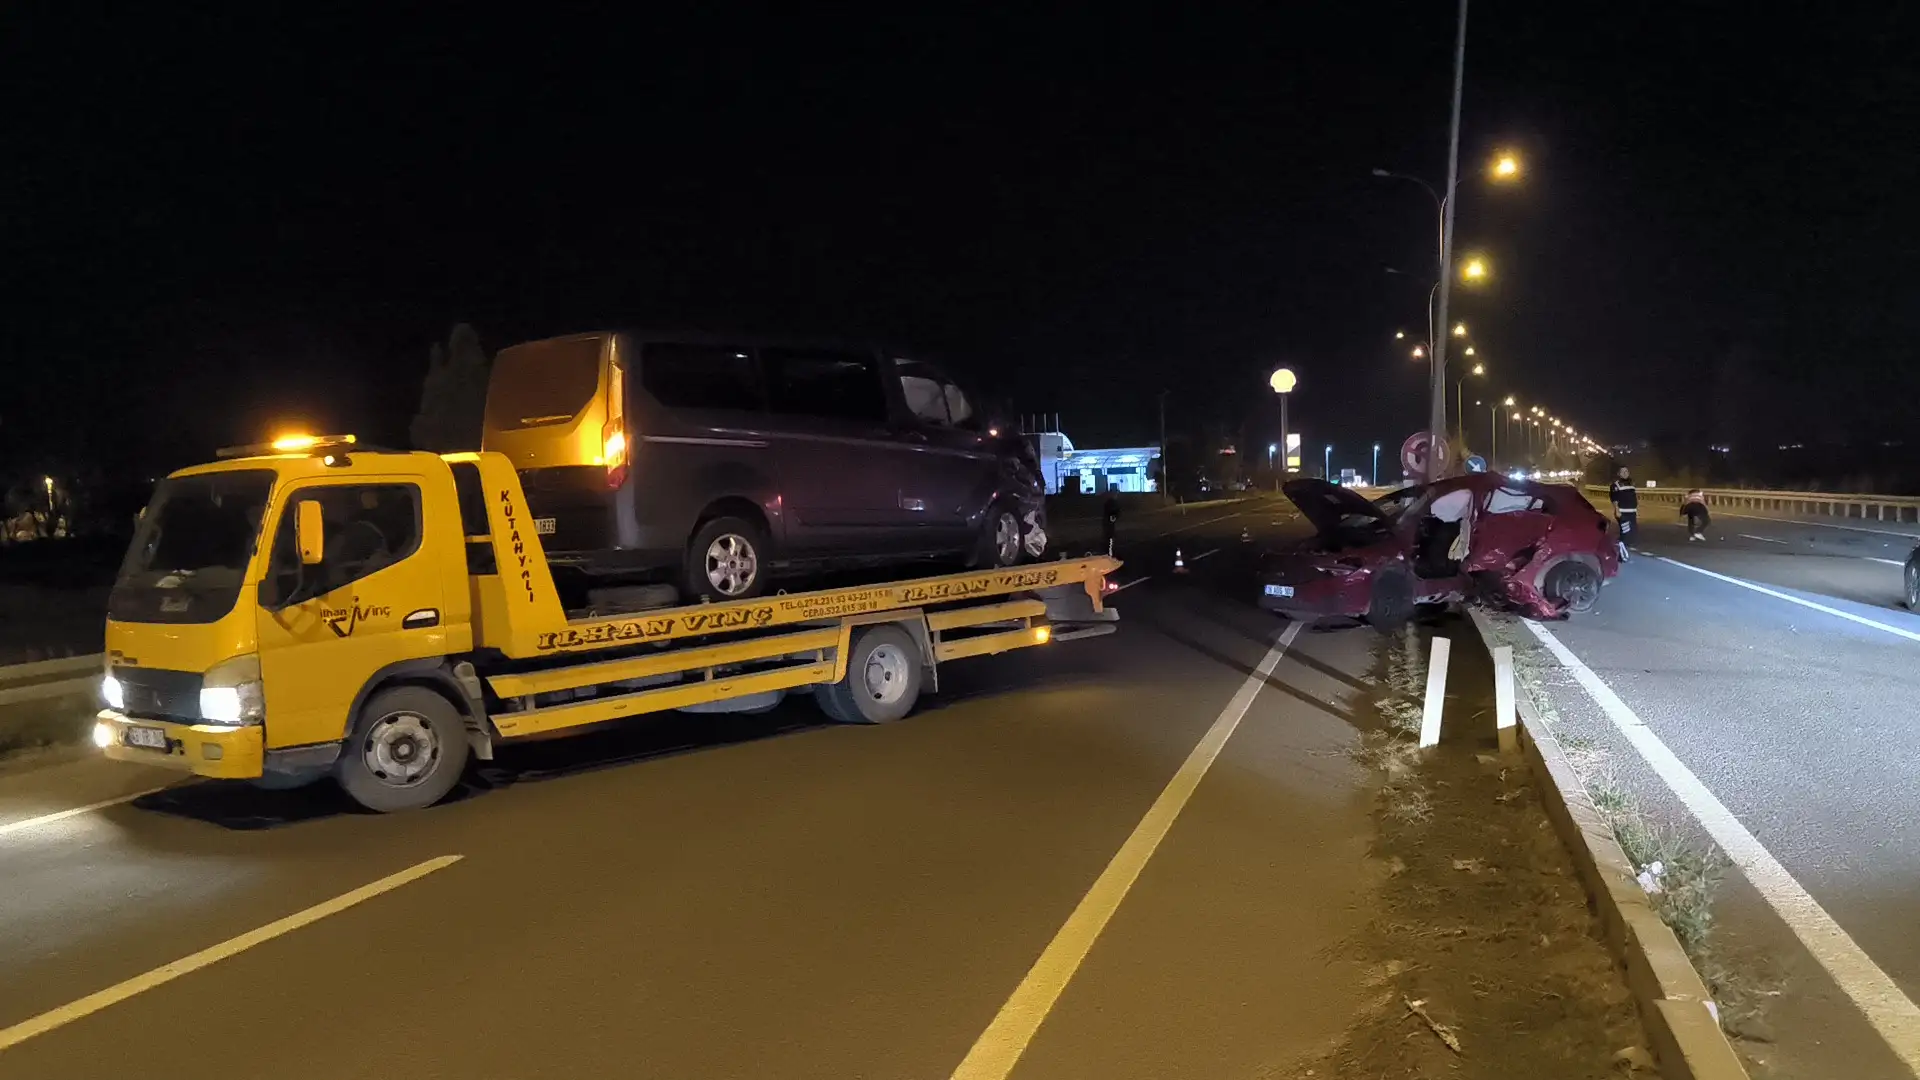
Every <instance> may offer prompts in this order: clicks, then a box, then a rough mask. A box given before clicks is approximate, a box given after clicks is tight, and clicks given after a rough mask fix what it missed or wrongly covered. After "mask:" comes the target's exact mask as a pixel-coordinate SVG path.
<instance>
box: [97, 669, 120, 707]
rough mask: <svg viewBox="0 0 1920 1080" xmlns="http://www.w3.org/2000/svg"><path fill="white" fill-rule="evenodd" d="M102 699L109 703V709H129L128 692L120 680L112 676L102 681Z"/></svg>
mask: <svg viewBox="0 0 1920 1080" xmlns="http://www.w3.org/2000/svg"><path fill="white" fill-rule="evenodd" d="M100 697H101V700H103V701H105V702H106V703H107V708H109V709H124V708H126V707H127V691H126V689H125V688H124V687H122V686H121V685H120V680H119V679H116V678H114V677H113V676H111V675H109V676H107V677H106V678H104V679H101V680H100Z"/></svg>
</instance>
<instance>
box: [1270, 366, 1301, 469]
mask: <svg viewBox="0 0 1920 1080" xmlns="http://www.w3.org/2000/svg"><path fill="white" fill-rule="evenodd" d="M1299 381H1300V380H1298V379H1296V378H1294V375H1293V370H1292V369H1291V368H1274V369H1273V374H1272V375H1270V376H1268V377H1267V385H1268V386H1271V387H1273V392H1274V393H1276V394H1279V395H1280V475H1281V476H1284V475H1286V472H1287V464H1288V459H1287V454H1288V451H1289V450H1291V449H1292V447H1291V445H1290V444H1289V443H1288V441H1287V395H1288V394H1291V393H1293V388H1294V387H1295V386H1296V385H1298V384H1299ZM1274 483H1276V484H1278V483H1279V478H1278V477H1275V478H1274Z"/></svg>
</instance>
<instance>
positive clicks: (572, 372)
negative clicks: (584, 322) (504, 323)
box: [487, 337, 606, 431]
mask: <svg viewBox="0 0 1920 1080" xmlns="http://www.w3.org/2000/svg"><path fill="white" fill-rule="evenodd" d="M605 344H606V340H605V339H604V338H598V337H584V338H561V339H557V340H553V341H535V342H531V343H529V344H526V345H515V346H513V347H512V348H510V349H501V350H500V355H498V356H496V357H494V358H493V376H492V378H490V379H489V380H488V381H487V427H488V428H490V429H492V430H494V431H511V430H513V429H515V428H531V427H545V426H547V425H549V424H565V423H568V422H569V421H571V420H572V419H573V418H574V417H576V416H578V415H580V411H581V410H582V409H585V408H586V407H587V406H588V405H589V404H591V403H592V401H593V395H594V392H595V391H596V390H598V389H599V388H600V352H601V348H602V346H604V345H605Z"/></svg>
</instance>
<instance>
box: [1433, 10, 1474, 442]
mask: <svg viewBox="0 0 1920 1080" xmlns="http://www.w3.org/2000/svg"><path fill="white" fill-rule="evenodd" d="M1466 74H1467V0H1460V24H1459V27H1458V29H1457V30H1456V31H1455V33H1454V41H1453V116H1452V119H1451V121H1450V122H1449V124H1448V130H1447V194H1446V197H1445V198H1444V199H1442V200H1440V207H1441V211H1440V282H1439V290H1440V291H1439V311H1438V312H1437V314H1438V318H1436V319H1435V320H1434V324H1435V329H1436V330H1438V329H1441V328H1444V327H1445V326H1446V325H1447V296H1448V293H1449V292H1451V291H1452V290H1451V289H1450V286H1451V285H1452V283H1453V211H1454V205H1453V204H1454V192H1455V190H1456V189H1457V188H1458V187H1459V183H1460V97H1461V93H1462V91H1463V89H1464V87H1465V83H1466ZM1427 426H1428V430H1429V431H1430V432H1432V434H1431V436H1430V438H1432V439H1434V440H1438V439H1439V438H1440V437H1441V433H1442V432H1444V431H1445V430H1446V426H1447V339H1446V336H1445V335H1444V334H1439V333H1436V334H1435V335H1434V339H1433V403H1432V407H1431V409H1430V410H1429V411H1428V415H1427ZM1439 459H1440V455H1438V454H1435V453H1431V452H1429V453H1428V454H1427V479H1428V480H1437V479H1439V476H1440V469H1439Z"/></svg>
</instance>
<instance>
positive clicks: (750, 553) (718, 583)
mask: <svg viewBox="0 0 1920 1080" xmlns="http://www.w3.org/2000/svg"><path fill="white" fill-rule="evenodd" d="M759 569H760V557H759V556H758V555H757V554H755V553H754V550H753V545H752V544H750V543H748V542H747V538H746V537H744V536H741V535H739V534H737V533H727V534H726V535H724V536H716V537H714V540H713V543H711V544H708V545H707V584H709V585H711V586H713V589H714V591H715V592H717V593H719V594H720V595H722V596H740V595H743V594H745V593H746V591H747V589H748V588H750V587H752V585H753V579H754V576H755V575H756V574H757V573H758V572H759Z"/></svg>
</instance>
